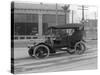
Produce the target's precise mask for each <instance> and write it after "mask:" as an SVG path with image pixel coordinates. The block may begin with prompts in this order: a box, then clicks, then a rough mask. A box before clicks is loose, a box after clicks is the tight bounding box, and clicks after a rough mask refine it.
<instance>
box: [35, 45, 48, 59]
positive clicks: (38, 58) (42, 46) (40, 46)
mask: <svg viewBox="0 0 100 75" xmlns="http://www.w3.org/2000/svg"><path fill="white" fill-rule="evenodd" d="M39 47H45V48H46V49H47V51H48V55H47V56H46V57H48V56H49V55H50V49H49V48H48V46H46V45H37V46H36V47H35V48H34V52H33V53H34V56H35V58H36V59H40V58H38V57H37V56H36V55H35V52H36V50H37V49H38V48H39ZM46 57H45V58H46Z"/></svg>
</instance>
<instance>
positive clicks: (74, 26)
mask: <svg viewBox="0 0 100 75" xmlns="http://www.w3.org/2000/svg"><path fill="white" fill-rule="evenodd" d="M83 26H84V25H83V24H76V23H75V24H71V23H70V24H66V25H56V26H50V27H48V29H51V28H53V29H68V28H78V27H83Z"/></svg>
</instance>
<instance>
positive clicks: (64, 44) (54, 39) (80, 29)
mask: <svg viewBox="0 0 100 75" xmlns="http://www.w3.org/2000/svg"><path fill="white" fill-rule="evenodd" d="M84 36H85V30H84V25H83V24H66V25H56V26H50V27H48V35H47V36H45V38H44V39H41V40H40V41H33V44H32V45H31V46H28V48H29V51H28V53H29V55H30V56H32V57H36V58H38V59H41V58H46V57H48V56H49V55H50V54H54V53H56V52H57V51H67V52H68V53H70V54H79V55H80V54H83V53H84V52H85V50H86V46H85V40H84V39H83V37H84Z"/></svg>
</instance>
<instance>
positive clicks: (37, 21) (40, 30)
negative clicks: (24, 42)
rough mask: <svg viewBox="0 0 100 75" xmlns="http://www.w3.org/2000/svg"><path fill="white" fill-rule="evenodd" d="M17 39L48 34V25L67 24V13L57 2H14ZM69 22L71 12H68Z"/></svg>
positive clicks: (15, 34) (15, 35)
mask: <svg viewBox="0 0 100 75" xmlns="http://www.w3.org/2000/svg"><path fill="white" fill-rule="evenodd" d="M12 9H13V10H12V12H11V13H13V15H14V37H15V39H32V38H34V37H40V36H44V35H46V32H47V30H48V26H50V25H63V24H65V13H64V10H63V9H62V6H60V5H57V4H42V3H40V4H32V3H19V2H13V8H12ZM66 22H67V23H68V22H69V13H67V14H66Z"/></svg>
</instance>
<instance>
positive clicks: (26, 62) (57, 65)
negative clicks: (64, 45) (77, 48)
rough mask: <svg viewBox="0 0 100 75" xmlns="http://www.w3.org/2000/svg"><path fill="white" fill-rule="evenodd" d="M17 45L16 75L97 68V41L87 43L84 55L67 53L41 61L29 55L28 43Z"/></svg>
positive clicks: (15, 52)
mask: <svg viewBox="0 0 100 75" xmlns="http://www.w3.org/2000/svg"><path fill="white" fill-rule="evenodd" d="M15 43H16V42H15ZM15 45H16V46H15V48H14V59H15V64H14V67H15V69H14V71H15V73H32V72H51V71H52V72H54V71H71V70H87V69H96V68H97V40H88V41H87V43H86V46H87V50H86V52H85V53H84V54H83V55H76V54H74V55H70V54H68V53H67V52H60V53H57V54H54V55H50V56H49V57H48V58H46V59H40V60H39V59H35V58H32V57H30V56H29V55H28V52H27V51H28V48H27V44H26V43H25V44H22V42H19V43H16V44H15ZM18 45H19V47H18ZM21 45H22V46H21Z"/></svg>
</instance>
